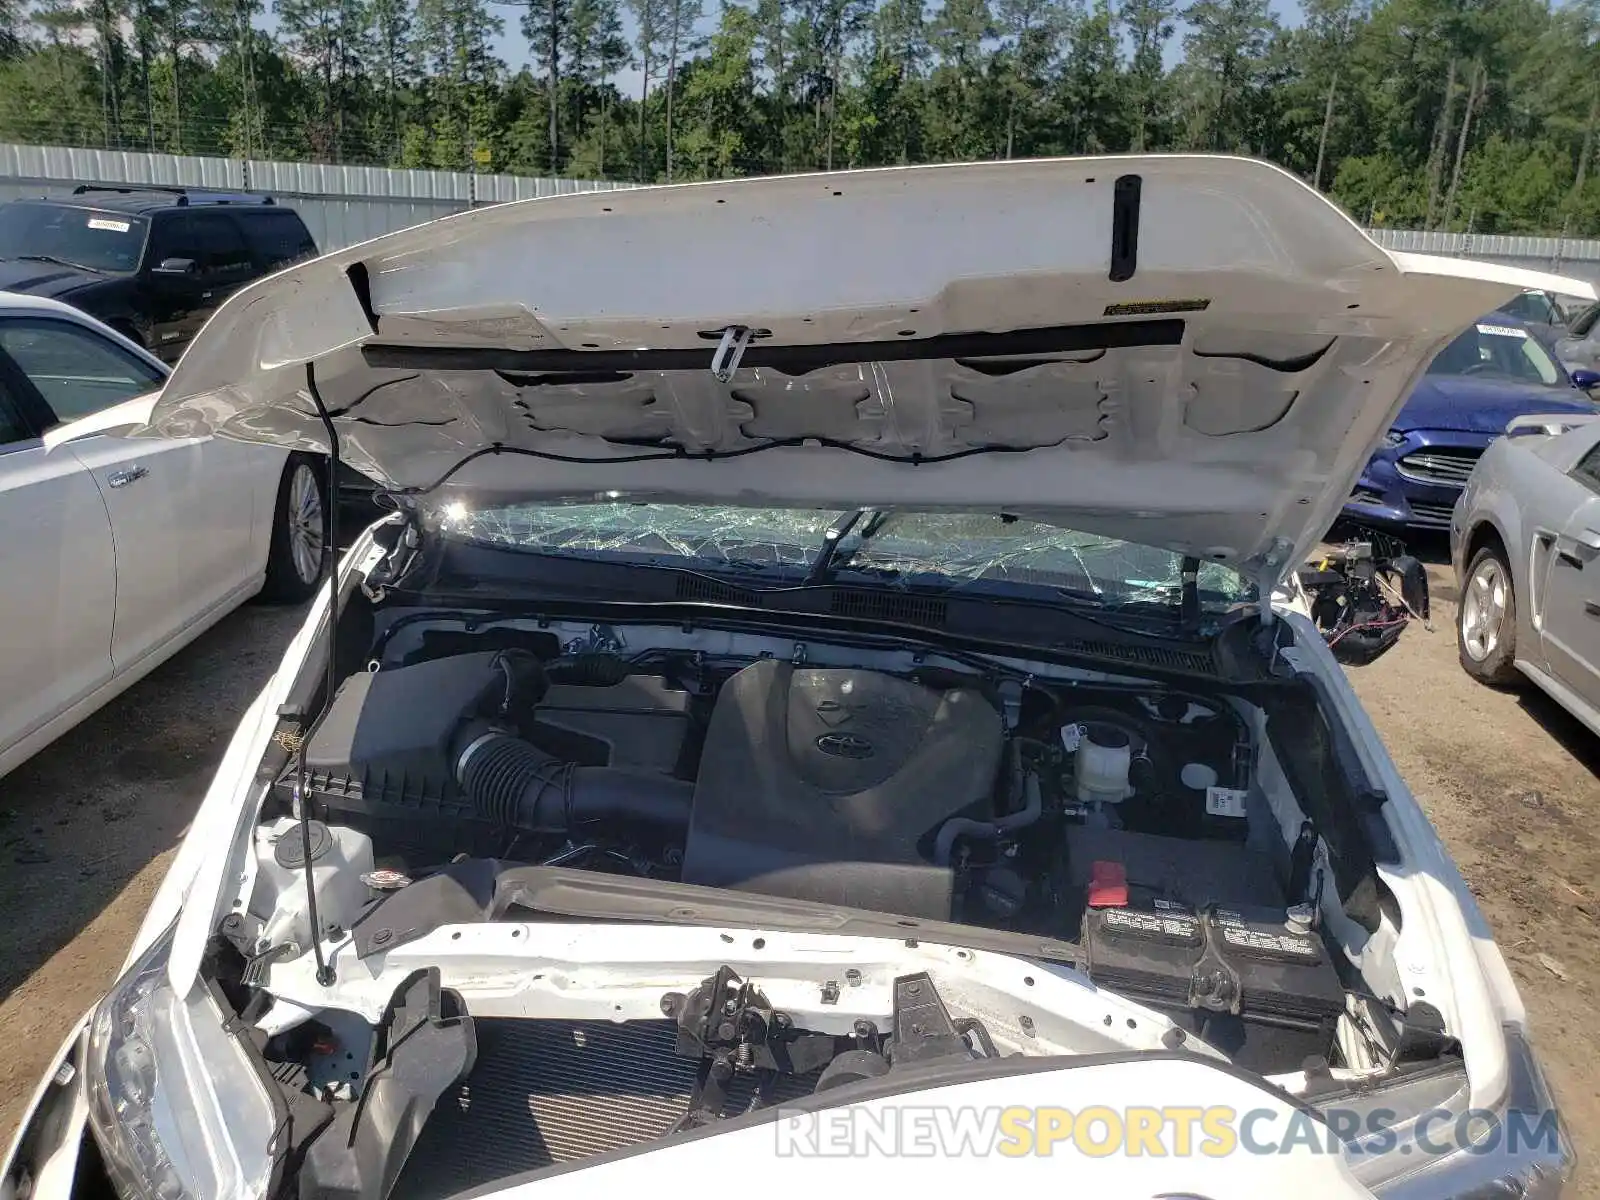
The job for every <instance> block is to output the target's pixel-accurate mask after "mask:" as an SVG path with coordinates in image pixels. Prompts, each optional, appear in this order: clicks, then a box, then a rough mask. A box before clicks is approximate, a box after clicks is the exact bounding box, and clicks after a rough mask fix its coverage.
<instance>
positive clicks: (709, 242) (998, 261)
mask: <svg viewBox="0 0 1600 1200" xmlns="http://www.w3.org/2000/svg"><path fill="white" fill-rule="evenodd" d="M1527 287H1540V288H1545V289H1547V290H1551V291H1562V292H1570V293H1573V294H1577V295H1582V296H1590V295H1592V294H1593V290H1592V289H1591V288H1589V286H1588V285H1587V284H1583V283H1580V282H1578V281H1574V280H1564V279H1558V278H1555V277H1551V276H1543V275H1538V274H1535V273H1532V272H1525V271H1517V270H1512V269H1509V268H1502V267H1494V266H1488V265H1484V264H1477V263H1469V262H1462V261H1455V260H1448V259H1438V258H1431V257H1427V256H1422V255H1413V254H1398V253H1389V252H1387V251H1385V250H1383V249H1381V248H1380V247H1378V246H1377V245H1376V244H1375V243H1373V242H1372V241H1371V240H1370V239H1369V238H1367V237H1366V236H1365V235H1364V234H1363V233H1362V232H1361V230H1360V229H1359V228H1357V227H1356V226H1355V225H1354V224H1353V223H1352V222H1351V221H1350V220H1349V219H1348V218H1347V217H1346V216H1345V215H1344V214H1343V213H1342V212H1340V211H1339V210H1338V209H1337V208H1335V207H1334V206H1333V205H1332V204H1330V203H1329V202H1328V201H1326V200H1325V199H1323V198H1322V197H1321V196H1320V195H1318V194H1317V193H1316V192H1314V191H1313V190H1311V189H1310V188H1308V187H1306V186H1305V185H1304V184H1302V183H1301V182H1300V181H1299V180H1298V179H1296V178H1295V177H1293V176H1292V175H1290V174H1288V173H1287V172H1284V171H1281V170H1279V169H1277V168H1275V167H1272V166H1269V165H1267V164H1264V163H1260V162H1255V161H1251V160H1246V159H1239V158H1227V157H1210V156H1129V157H1108V158H1078V159H1052V160H1037V161H1024V162H1005V163H980V164H970V165H960V166H939V167H917V168H896V169H888V170H872V171H860V172H842V173H835V174H827V175H809V176H790V177H778V178H769V179H753V180H735V181H727V182H718V183H706V184H690V185H679V186H673V187H650V188H640V189H634V190H618V191H602V192H588V193H580V194H576V195H569V196H561V197H555V198H550V199H541V200H530V201H525V202H521V203H516V204H506V205H500V206H497V207H493V208H487V209H480V210H477V211H474V212H470V213H464V214H462V215H460V216H456V217H450V218H446V219H444V220H440V221H435V222H432V223H430V224H428V225H424V226H419V227H417V228H415V229H410V230H406V231H404V232H401V233H396V234H391V235H389V236H387V237H383V238H379V239H377V240H375V241H372V242H368V243H366V244H364V245H360V246H355V247H352V248H350V249H348V250H342V251H339V252H338V253H335V254H330V255H327V256H325V257H323V258H320V259H317V260H315V261H312V262H309V263H305V264H302V265H300V266H296V267H294V268H292V269H290V270H288V271H285V272H283V273H281V274H279V275H275V276H273V277H271V278H269V279H266V280H263V281H261V282H259V283H257V284H255V285H254V286H252V287H249V288H246V289H244V290H243V291H241V292H240V293H238V294H237V295H236V296H234V297H233V298H232V299H231V300H229V301H228V303H227V304H225V305H224V306H223V307H222V308H221V309H220V310H219V311H218V312H217V314H216V315H215V316H214V317H213V318H212V320H211V321H210V323H209V324H208V325H207V326H206V328H205V330H204V331H203V332H202V333H201V335H200V336H199V337H198V338H197V339H196V340H195V342H194V343H193V345H192V346H191V347H190V349H189V350H188V353H187V354H186V355H185V356H184V358H183V361H182V362H181V363H180V364H179V366H178V368H177V370H176V372H175V373H174V374H173V376H172V379H171V381H170V383H169V384H168V386H167V388H166V389H165V391H164V392H163V393H162V395H161V397H160V398H159V399H158V400H156V401H154V402H152V403H148V404H146V405H144V406H143V410H142V411H143V413H144V419H143V421H142V424H143V426H144V429H143V432H147V433H158V434H165V435H176V436H193V435H197V434H203V433H208V432H211V433H217V434H221V435H224V436H228V437H236V438H242V439H247V440H254V441H267V442H273V443H277V444H281V445H286V446H295V447H301V448H308V449H312V448H314V449H325V448H326V446H327V442H328V439H327V437H326V434H325V433H324V431H323V429H322V426H321V424H320V421H319V419H318V417H317V415H316V411H315V408H314V406H313V404H312V401H311V396H310V392H309V389H308V386H307V381H308V369H307V368H308V364H311V366H312V368H313V370H314V377H315V381H316V384H317V388H318V390H319V392H320V395H321V397H322V399H323V400H324V402H325V404H326V407H327V409H328V410H329V411H330V412H331V413H332V414H333V417H334V419H335V422H336V428H337V430H338V433H339V440H340V450H341V454H342V455H343V457H344V458H345V460H346V461H348V462H349V463H350V464H351V465H353V466H355V467H356V468H358V469H360V470H361V471H363V472H365V473H367V474H369V475H371V476H372V477H373V478H375V479H377V480H379V481H380V482H381V483H382V484H384V485H387V486H388V487H390V488H392V489H395V490H397V491H401V492H407V491H409V492H411V493H413V494H415V493H416V492H418V491H421V490H423V489H428V488H431V487H433V486H435V485H438V484H440V483H441V481H447V482H445V483H444V484H443V486H444V487H446V488H451V489H465V490H466V491H467V492H469V493H471V494H474V495H478V494H482V493H484V492H494V493H503V494H506V495H511V494H515V495H519V496H522V497H550V498H566V497H582V498H585V499H593V498H594V497H595V496H596V495H597V494H604V493H608V492H614V493H618V494H620V495H621V496H624V497H631V498H639V499H674V500H680V501H691V502H692V501H705V502H710V503H720V504H728V503H751V504H760V505H763V506H773V505H800V506H817V507H843V506H847V505H852V504H859V505H866V506H876V507H884V506H900V507H914V508H931V509H961V510H983V511H991V512H993V511H1004V512H1009V513H1016V514H1019V515H1027V516H1032V517H1034V518H1036V519H1043V520H1050V521H1055V522H1059V523H1063V524H1069V525H1071V526H1073V527H1075V528H1079V529H1084V530H1088V531H1092V532H1098V533H1102V534H1105V535H1108V536H1113V537H1119V538H1123V539H1126V540H1129V541H1135V542H1142V543H1148V544H1152V545H1161V546H1164V547H1167V548H1170V549H1173V550H1177V551H1180V552H1183V553H1186V554H1196V555H1200V556H1202V557H1205V558H1208V559H1213V560H1216V561H1220V562H1224V563H1227V564H1230V565H1232V566H1234V567H1236V568H1238V569H1240V570H1241V571H1243V572H1244V573H1246V574H1248V575H1250V576H1252V577H1253V578H1255V579H1256V580H1257V581H1258V582H1261V583H1270V582H1272V581H1275V580H1276V579H1277V578H1278V577H1280V576H1281V575H1282V574H1283V573H1284V572H1285V571H1286V570H1288V569H1289V568H1290V567H1291V566H1292V565H1293V564H1294V563H1295V562H1296V561H1298V559H1299V557H1300V555H1302V554H1303V553H1304V552H1305V551H1306V550H1307V549H1308V548H1309V547H1310V545H1311V544H1312V543H1313V542H1314V541H1315V539H1316V538H1317V537H1318V536H1319V535H1320V534H1321V533H1322V532H1323V531H1324V530H1325V529H1326V528H1327V526H1328V524H1329V522H1330V521H1331V520H1332V518H1333V516H1334V515H1335V513H1336V512H1337V510H1338V508H1339V506H1340V504H1341V503H1342V502H1343V500H1344V498H1345V496H1346V495H1347V493H1348V491H1349V489H1350V487H1351V485H1352V484H1353V482H1354V481H1355V479H1356V477H1357V475H1358V474H1359V472H1360V470H1361V467H1362V463H1363V461H1364V459H1365V457H1366V455H1367V453H1368V450H1369V448H1370V447H1371V446H1372V445H1373V444H1374V443H1375V442H1376V441H1377V440H1378V438H1379V437H1381V435H1382V434H1383V432H1384V430H1385V429H1387V428H1388V426H1389V423H1390V420H1391V418H1392V417H1393V416H1394V414H1395V413H1396V412H1397V411H1398V410H1399V408H1400V405H1401V402H1402V400H1403V399H1404V397H1405V395H1406V393H1407V392H1408V391H1409V389H1410V387H1411V385H1412V383H1413V381H1414V380H1415V379H1416V377H1417V376H1418V374H1419V373H1420V372H1421V370H1422V368H1423V366H1424V365H1425V364H1426V363H1427V361H1428V360H1429V359H1430V358H1431V356H1432V355H1433V354H1434V353H1435V352H1436V351H1437V350H1438V349H1439V348H1441V347H1442V346H1443V344H1444V343H1445V342H1446V341H1447V340H1448V339H1449V338H1450V337H1452V336H1453V335H1454V334H1456V333H1457V332H1458V331H1459V330H1460V329H1461V328H1462V327H1464V326H1465V325H1467V324H1468V323H1469V322H1470V321H1472V320H1473V319H1474V318H1476V317H1478V316H1479V315H1481V314H1482V313H1484V312H1487V311H1489V310H1491V309H1493V308H1494V307H1495V306H1496V305H1498V304H1500V303H1502V302H1503V301H1504V300H1506V299H1507V298H1508V297H1510V296H1512V295H1513V294H1515V293H1516V292H1517V291H1518V290H1520V289H1522V288H1527Z"/></svg>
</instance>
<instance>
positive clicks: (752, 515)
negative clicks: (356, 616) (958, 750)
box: [430, 501, 1255, 611]
mask: <svg viewBox="0 0 1600 1200" xmlns="http://www.w3.org/2000/svg"><path fill="white" fill-rule="evenodd" d="M430 523H431V524H432V526H433V527H434V528H436V529H437V530H438V531H439V532H441V533H443V534H444V535H446V536H448V537H451V538H454V539H459V540H463V541H468V542H473V543H477V544H480V545H489V546H498V547H503V548H507V549H516V550H523V551H529V552H537V553H548V554H563V555H571V556H574V557H597V558H615V557H625V558H629V559H633V560H643V561H656V560H662V561H667V562H670V563H672V564H673V565H678V566H693V567H695V568H697V569H727V568H732V569H735V570H742V571H746V572H750V573H772V574H773V575H775V576H777V577H789V578H792V577H793V576H795V575H803V574H804V573H806V572H808V571H811V570H812V569H813V568H815V567H816V566H817V563H818V559H819V557H821V556H822V555H823V554H824V553H825V552H828V553H830V554H831V558H830V561H829V562H828V563H827V564H826V565H827V567H828V570H829V572H830V573H831V574H833V575H835V576H837V577H845V578H853V579H857V580H861V579H865V580H869V581H872V582H876V583H880V584H883V585H887V586H891V587H934V588H942V589H945V590H956V589H978V590H998V589H1016V590H1021V591H1038V590H1041V589H1043V590H1048V591H1050V592H1053V593H1055V594H1058V595H1061V596H1063V597H1067V598H1070V599H1073V600H1075V601H1078V602H1088V603H1092V604H1096V605H1101V606H1105V607H1119V606H1123V605H1140V604H1155V605H1162V606H1176V605H1177V604H1178V603H1179V600H1180V598H1181V594H1182V562H1183V559H1182V556H1181V555H1179V554H1177V553H1176V552H1174V551H1171V550H1165V549H1161V548H1159V547H1154V546H1144V545H1139V544H1137V543H1132V542H1125V541H1120V540H1118V539H1116V538H1108V537H1103V536H1100V535H1096V534H1091V533H1084V532H1080V531H1077V530H1073V529H1067V528H1063V527H1061V526H1059V525H1052V524H1046V523H1043V522H1039V521H1031V520H1025V519H1022V518H1019V517H1012V516H1005V515H1001V514H991V513H959V512H958V513H930V512H901V511H888V510H877V511H873V510H863V511H862V512H860V513H859V514H857V513H855V512H854V511H853V510H850V509H790V508H748V507H742V506H737V505H683V504H648V503H630V502H625V501H606V502H600V503H589V504H507V505H496V506H492V507H485V508H472V507H469V506H467V505H466V504H464V503H461V502H459V501H458V502H455V503H452V504H448V505H445V506H443V507H441V508H438V509H436V510H434V511H433V513H432V514H431V522H430ZM830 545H831V547H832V549H831V551H829V549H828V548H829V547H830ZM1198 583H1199V591H1200V597H1201V601H1202V605H1203V607H1205V608H1207V609H1209V610H1212V611H1217V610H1225V609H1227V608H1230V607H1232V606H1234V605H1236V604H1240V603H1244V602H1248V601H1251V600H1253V599H1254V598H1255V591H1254V588H1253V586H1252V585H1250V584H1249V583H1248V582H1246V581H1245V580H1244V579H1243V578H1241V577H1240V576H1239V575H1238V574H1237V573H1235V572H1234V571H1232V570H1231V569H1229V568H1227V567H1224V566H1221V565H1219V564H1217V563H1201V564H1200V570H1199V579H1198Z"/></svg>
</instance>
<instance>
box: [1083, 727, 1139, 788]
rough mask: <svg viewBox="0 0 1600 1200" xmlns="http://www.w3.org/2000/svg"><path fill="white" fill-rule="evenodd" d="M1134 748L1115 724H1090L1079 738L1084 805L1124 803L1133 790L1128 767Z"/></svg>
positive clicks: (1084, 728)
mask: <svg viewBox="0 0 1600 1200" xmlns="http://www.w3.org/2000/svg"><path fill="white" fill-rule="evenodd" d="M1132 761H1133V750H1132V748H1131V747H1130V746H1129V744H1128V735H1127V734H1126V733H1124V732H1123V731H1122V730H1120V729H1117V728H1116V727H1114V726H1111V725H1100V724H1094V723H1090V724H1088V725H1085V726H1083V729H1082V734H1081V736H1080V737H1079V739H1078V754H1077V769H1076V772H1075V774H1076V776H1077V785H1078V788H1077V790H1078V803H1080V804H1120V803H1122V801H1124V800H1126V799H1127V798H1128V795H1129V793H1130V792H1131V791H1132V789H1131V788H1129V786H1128V766H1129V764H1130V763H1131V762H1132Z"/></svg>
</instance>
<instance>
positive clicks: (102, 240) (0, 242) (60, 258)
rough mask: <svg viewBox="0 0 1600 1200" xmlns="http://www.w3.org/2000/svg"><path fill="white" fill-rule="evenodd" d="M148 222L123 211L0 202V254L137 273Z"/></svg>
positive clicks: (99, 269) (95, 268) (41, 203)
mask: <svg viewBox="0 0 1600 1200" xmlns="http://www.w3.org/2000/svg"><path fill="white" fill-rule="evenodd" d="M149 231H150V222H149V221H148V220H146V219H145V218H144V217H136V216H132V215H130V214H128V213H119V212H106V211H104V210H101V209H94V208H75V207H73V206H71V205H66V204H50V203H47V202H44V201H33V200H17V201H13V202H12V203H10V204H4V205H0V258H37V259H43V260H45V261H47V262H60V263H64V264H66V265H69V266H74V267H85V268H87V269H88V270H91V271H137V270H138V269H139V258H140V256H141V255H142V254H143V253H144V242H145V236H146V235H147V234H148V233H149Z"/></svg>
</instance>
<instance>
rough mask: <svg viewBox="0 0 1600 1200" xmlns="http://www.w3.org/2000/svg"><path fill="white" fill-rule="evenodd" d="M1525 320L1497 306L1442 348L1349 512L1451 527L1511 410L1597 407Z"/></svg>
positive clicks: (1384, 521) (1367, 518)
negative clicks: (1460, 500)
mask: <svg viewBox="0 0 1600 1200" xmlns="http://www.w3.org/2000/svg"><path fill="white" fill-rule="evenodd" d="M1596 385H1600V374H1596V373H1594V372H1591V371H1578V372H1574V373H1573V374H1571V375H1569V374H1568V373H1567V371H1566V369H1565V368H1563V367H1562V366H1561V364H1560V363H1559V362H1557V361H1556V359H1555V356H1554V355H1552V354H1551V353H1550V351H1549V350H1547V349H1546V348H1545V346H1544V344H1543V343H1542V342H1540V341H1539V339H1538V338H1536V337H1534V336H1533V335H1532V334H1531V333H1530V332H1529V330H1528V327H1527V326H1526V325H1525V324H1523V322H1521V321H1519V320H1517V319H1515V318H1514V317H1510V316H1507V315H1506V314H1504V313H1498V312H1497V313H1494V314H1492V315H1490V316H1488V317H1485V318H1483V319H1482V320H1481V321H1479V322H1478V323H1477V324H1476V325H1473V326H1471V327H1470V328H1468V329H1467V331H1466V332H1465V333H1463V334H1462V335H1461V336H1460V337H1458V338H1456V340H1455V341H1453V342H1451V343H1450V344H1449V345H1448V346H1446V347H1445V348H1444V349H1443V350H1441V351H1440V352H1439V354H1438V357H1436V358H1435V359H1434V360H1433V362H1431V363H1430V364H1429V365H1428V370H1427V373H1426V374H1425V375H1424V376H1423V378H1422V380H1421V381H1420V382H1419V383H1418V384H1417V386H1416V387H1415V388H1414V389H1413V390H1412V392H1411V396H1410V398H1409V399H1408V400H1407V401H1406V403H1405V407H1404V408H1402V409H1401V410H1400V415H1399V416H1398V417H1396V418H1395V422H1394V425H1393V426H1392V427H1391V428H1390V430H1389V432H1388V433H1387V434H1385V435H1384V438H1383V441H1382V443H1380V444H1379V446H1378V448H1377V450H1376V451H1375V452H1374V453H1373V455H1372V458H1371V460H1370V461H1369V462H1368V463H1367V469H1366V470H1365V471H1363V472H1362V473H1361V479H1360V481H1359V482H1358V483H1357V484H1356V487H1355V490H1354V491H1352V492H1351V493H1350V499H1349V500H1348V501H1347V502H1346V503H1345V506H1344V515H1345V516H1346V517H1349V518H1350V519H1352V520H1355V521H1359V522H1361V523H1363V524H1368V525H1379V526H1405V527H1409V528H1413V529H1447V528H1449V526H1450V511H1451V509H1453V508H1454V507H1455V503H1456V497H1458V496H1460V495H1461V489H1462V488H1463V487H1464V486H1465V485H1466V482H1467V476H1469V475H1471V474H1472V468H1473V467H1475V466H1477V463H1478V457H1479V456H1480V455H1481V454H1482V453H1483V452H1484V450H1485V449H1487V448H1488V446H1489V443H1490V442H1492V441H1494V440H1495V439H1496V438H1497V437H1499V436H1500V435H1501V434H1502V433H1503V432H1504V431H1505V427H1506V423H1507V422H1508V421H1510V420H1511V419H1512V418H1513V417H1519V416H1525V415H1529V414H1533V413H1588V414H1594V413H1597V412H1600V404H1597V403H1596V402H1595V401H1594V400H1592V399H1590V397H1589V395H1588V393H1587V391H1585V390H1581V389H1586V388H1589V387H1594V386H1596Z"/></svg>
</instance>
